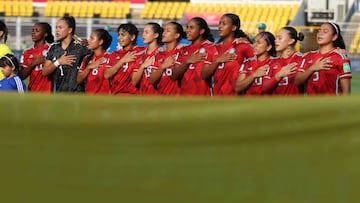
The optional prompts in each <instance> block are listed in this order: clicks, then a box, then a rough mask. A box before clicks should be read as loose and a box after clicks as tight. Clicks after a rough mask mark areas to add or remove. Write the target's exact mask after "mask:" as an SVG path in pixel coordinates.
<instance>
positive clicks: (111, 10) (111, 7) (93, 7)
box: [44, 1, 130, 18]
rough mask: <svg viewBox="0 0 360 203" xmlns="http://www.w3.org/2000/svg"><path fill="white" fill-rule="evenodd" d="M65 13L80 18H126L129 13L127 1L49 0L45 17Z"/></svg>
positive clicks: (58, 15)
mask: <svg viewBox="0 0 360 203" xmlns="http://www.w3.org/2000/svg"><path fill="white" fill-rule="evenodd" d="M65 14H68V15H72V16H74V17H80V18H93V17H95V18H126V16H128V15H129V14H130V2H129V1H49V2H47V4H46V6H45V11H44V16H45V17H60V16H63V15H65Z"/></svg>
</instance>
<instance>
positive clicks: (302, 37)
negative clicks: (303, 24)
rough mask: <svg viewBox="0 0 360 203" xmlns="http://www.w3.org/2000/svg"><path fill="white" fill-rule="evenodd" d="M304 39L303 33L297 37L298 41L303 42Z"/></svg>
mask: <svg viewBox="0 0 360 203" xmlns="http://www.w3.org/2000/svg"><path fill="white" fill-rule="evenodd" d="M304 38H305V36H304V34H303V33H302V32H299V33H298V35H297V40H299V41H303V40H304Z"/></svg>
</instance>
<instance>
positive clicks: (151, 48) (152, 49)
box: [147, 41, 158, 53]
mask: <svg viewBox="0 0 360 203" xmlns="http://www.w3.org/2000/svg"><path fill="white" fill-rule="evenodd" d="M157 47H158V44H157V43H156V41H155V42H151V43H150V44H149V46H148V50H147V52H148V53H152V52H153V51H154V50H155V49H156V48H157Z"/></svg>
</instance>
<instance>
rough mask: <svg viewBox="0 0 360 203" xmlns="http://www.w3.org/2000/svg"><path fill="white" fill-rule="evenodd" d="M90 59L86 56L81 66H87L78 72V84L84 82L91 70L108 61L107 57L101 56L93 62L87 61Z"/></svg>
mask: <svg viewBox="0 0 360 203" xmlns="http://www.w3.org/2000/svg"><path fill="white" fill-rule="evenodd" d="M88 60H89V59H88V58H84V61H83V64H82V65H81V67H84V66H85V68H80V70H79V71H78V73H77V77H76V82H77V84H80V83H82V82H83V81H84V80H85V79H86V78H87V77H88V75H89V73H90V71H92V70H93V69H95V68H97V67H99V66H100V65H101V64H103V63H105V62H106V58H100V59H98V60H96V61H95V62H93V63H91V64H89V63H88V62H87V61H88Z"/></svg>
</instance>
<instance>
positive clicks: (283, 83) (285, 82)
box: [279, 76, 289, 86]
mask: <svg viewBox="0 0 360 203" xmlns="http://www.w3.org/2000/svg"><path fill="white" fill-rule="evenodd" d="M288 84H289V78H288V76H285V77H283V79H282V81H281V82H279V86H286V85H288Z"/></svg>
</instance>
